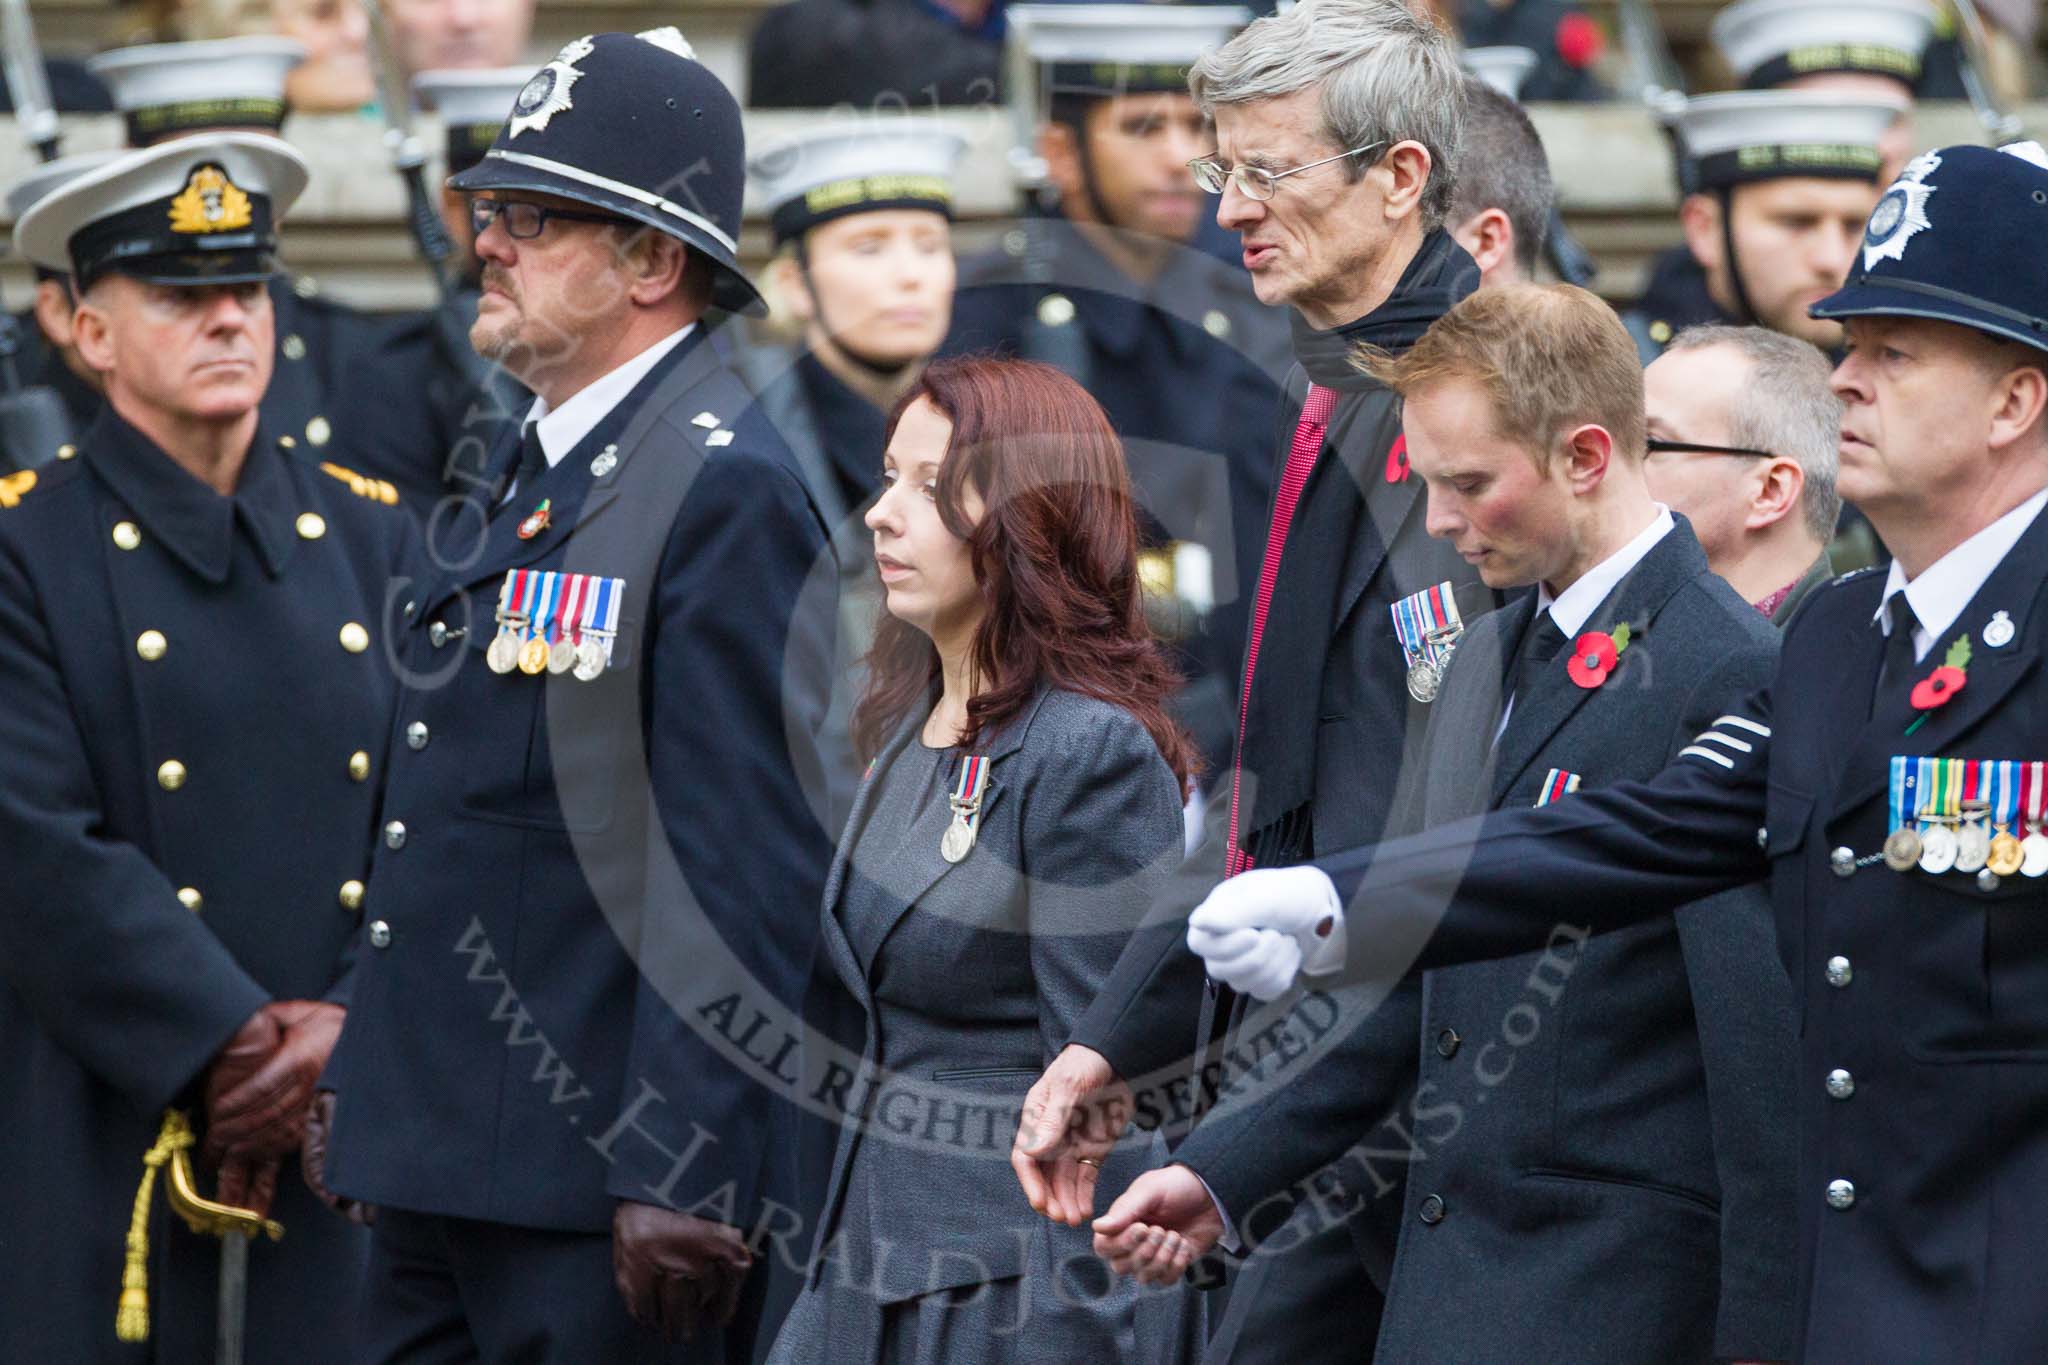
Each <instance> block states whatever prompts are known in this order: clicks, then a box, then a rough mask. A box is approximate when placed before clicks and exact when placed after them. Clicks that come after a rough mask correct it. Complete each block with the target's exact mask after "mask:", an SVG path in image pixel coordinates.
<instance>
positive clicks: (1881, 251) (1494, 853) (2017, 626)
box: [1319, 147, 2048, 1362]
mask: <svg viewBox="0 0 2048 1365" xmlns="http://www.w3.org/2000/svg"><path fill="white" fill-rule="evenodd" d="M2044 229H2048V172H2044V171H2043V170H2042V169H2041V168H2040V167H2039V166H2038V165H2031V164H2028V163H2027V162H2026V161H2025V160H2022V159H2021V158H2020V157H2017V156H2013V155H2008V154H2004V153H1999V152H1993V151H1990V150H1988V149H1985V148H1978V147H1948V148H1943V149H1941V150H1940V151H1938V152H1934V153H1929V154H1927V155H1926V156H1923V157H1921V158H1919V159H1917V160H1916V161H1915V162H1914V163H1913V164H1912V165H1911V166H1909V167H1908V169H1907V172H1906V175H1905V176H1904V178H1902V179H1901V180H1900V181H1899V182H1898V183H1896V184H1895V185H1893V186H1892V188H1891V189H1890V190H1888V191H1887V192H1886V194H1885V196H1884V197H1883V198H1882V199H1881V200H1880V201H1879V203H1878V206H1877V208H1876V210H1875V211H1874V213H1873V214H1872V217H1871V220H1870V224H1869V227H1868V229H1867V230H1866V234H1865V239H1864V244H1863V251H1862V255H1861V260H1860V266H1861V268H1860V269H1858V270H1857V271H1856V272H1855V273H1854V274H1852V276H1851V278H1850V280H1849V282H1848V284H1847V285H1846V286H1845V288H1844V289H1843V290H1842V291H1841V292H1839V293H1837V294H1835V295H1832V296H1830V297H1829V298H1828V299H1825V300H1823V301H1822V302H1821V303H1820V304H1818V305H1816V306H1815V312H1816V314H1817V315H1818V316H1823V317H1840V318H1848V317H1855V316H1859V315H1880V316H1882V315H1891V316H1905V317H1925V318H1934V319H1939V320H1943V321H1947V322H1952V323H1956V324H1959V325H1961V326H1965V327H1969V328H1973V329H1976V330H1978V331H1981V332H1984V333H1988V334H1990V335H1992V336H1994V337H2000V338H2006V339H2010V340H2014V341H2018V342H2021V343H2023V344H2025V345H2029V346H2033V347H2037V348H2038V347H2041V346H2042V338H2043V337H2044V336H2048V290H2044V289H2043V288H2042V287H2041V286H2040V282H2039V281H2038V280H2034V279H2032V278H2031V277H2028V276H2025V275H2023V274H2022V275H2015V274H2013V273H2012V272H2011V270H2010V267H2009V265H2008V264H2007V263H2008V262H2010V261H2011V260H2013V259H2016V258H2018V255H2019V253H2022V252H2023V251H2025V250H2026V249H2027V247H2028V244H2029V243H2031V242H2032V241H2034V240H2037V239H2038V237H2039V235H2040V233H2041V232H2042V231H2043V230H2044ZM2044 504H2048V490H2044V491H2042V492H2039V493H2036V494H2035V495H2034V496H2033V497H2032V498H2030V499H2028V500H2026V501H2025V502H2023V503H2021V504H2019V505H2018V506H2017V507H2015V508H2013V509H2012V510H2010V511H2009V512H2007V513H2006V515H2005V516H2004V517H2002V518H2000V519H1999V520H1998V521H1997V522H1995V523H1993V524H1992V525H1991V526H1990V527H1987V528H1986V529H1985V530H1983V531H1982V532H1980V535H1981V536H1983V537H1985V540H1984V542H1981V544H1983V545H1985V546H1988V548H1985V549H1983V550H1982V558H1981V560H1980V561H1978V563H1977V567H1978V568H1979V569H1980V570H1982V571H1983V577H1982V578H1981V580H1975V579H1971V580H1970V581H1973V582H1975V586H1974V587H1966V588H1960V589H1958V590H1957V591H1955V592H1954V593H1953V594H1951V595H1949V596H1948V597H1947V599H1946V600H1945V601H1943V602H1942V603H1941V605H1942V606H1943V608H1944V609H1945V610H1951V609H1952V610H1953V611H1954V613H1955V614H1954V618H1953V621H1952V623H1950V624H1949V625H1947V626H1946V627H1945V628H1943V629H1941V630H1940V631H1939V632H1938V633H1932V638H1931V640H1930V641H1929V643H1928V647H1927V648H1926V650H1925V651H1924V652H1921V653H1920V654H1919V657H1918V658H1917V659H1916V658H1914V656H1913V653H1912V652H1908V651H1905V650H1904V649H1903V648H1902V647H1900V646H1893V645H1892V643H1891V642H1892V638H1893V635H1894V633H1899V632H1904V631H1907V630H1910V629H1916V628H1917V627H1915V626H1914V624H1913V619H1914V618H1913V617H1912V616H1911V615H1910V614H1909V615H1905V616H1901V615H1899V614H1898V610H1897V608H1896V607H1894V606H1892V605H1891V603H1892V602H1893V601H1905V600H1906V599H1905V596H1904V594H1903V593H1902V592H1901V593H1898V594H1896V595H1894V594H1893V592H1892V589H1893V587H1894V584H1893V583H1892V581H1891V580H1890V578H1889V577H1888V576H1887V575H1886V574H1885V573H1883V572H1878V571H1866V572H1863V573H1859V574H1853V575H1850V576H1849V577H1847V578H1844V579H1840V580H1837V581H1836V582H1835V583H1833V584H1831V585H1829V586H1828V587H1826V588H1823V589H1821V590H1820V591H1818V592H1816V593H1815V594H1814V596H1813V597H1812V598H1811V599H1810V600H1809V603H1808V605H1807V607H1806V608H1805V609H1804V610H1802V611H1801V613H1800V615H1799V617H1798V619H1796V620H1795V621H1794V622H1793V623H1792V625H1791V627H1790V628H1789V630H1788V631H1787V633H1786V636H1785V641H1784V648H1783V653H1782V655H1781V658H1780V662H1779V665H1778V669H1777V672H1776V674H1775V677H1774V680H1773V681H1772V683H1771V684H1770V685H1769V686H1768V687H1766V688H1765V689H1763V690H1761V691H1760V692H1758V693H1757V694H1756V695H1755V696H1754V697H1752V698H1751V699H1750V700H1748V701H1747V702H1746V703H1745V704H1742V705H1740V706H1737V707H1735V708H1733V709H1732V710H1731V711H1730V712H1729V713H1728V714H1727V715H1724V716H1721V717H1719V718H1718V719H1716V720H1715V721H1714V723H1713V724H1712V725H1711V726H1710V727H1709V728H1708V729H1707V730H1706V731H1704V732H1703V733H1701V734H1700V735H1699V736H1698V738H1697V739H1696V740H1695V742H1694V743H1693V744H1691V745H1688V746H1687V747H1686V748H1685V749H1684V750H1682V751H1681V753H1680V755H1679V757H1678V758H1677V759H1676V760H1674V762H1673V763H1672V765H1671V766H1670V767H1669V768H1667V769H1665V771H1664V772H1663V773H1661V774H1660V775H1659V776H1658V777H1656V778H1655V779H1653V780H1652V781H1650V782H1648V783H1638V784H1626V783H1625V784H1621V785H1618V786H1615V787H1612V788H1607V789H1603V790H1601V791H1595V792H1582V793H1579V794H1578V795H1576V796H1574V797H1573V798H1572V799H1571V800H1570V801H1566V802H1561V803H1558V804H1556V805H1554V806H1551V807H1547V808H1544V809H1541V810H1535V811H1515V812H1510V813H1505V814H1495V815H1491V816H1488V817H1486V818H1485V819H1484V820H1483V821H1482V822H1480V823H1477V824H1472V823H1467V824H1462V825H1457V826H1451V827H1447V828H1446V829H1444V830H1442V831H1439V832H1437V833H1435V834H1432V835H1424V836H1420V837H1418V838H1415V839H1410V840H1402V841H1399V842H1396V843H1390V844H1387V845H1384V846H1382V847H1380V848H1378V849H1376V850H1362V851H1360V852H1357V853H1352V854H1345V855H1333V856H1330V857H1328V858H1325V859H1322V860H1319V862H1320V864H1321V865H1322V866H1323V867H1324V868H1325V869H1326V870H1328V871H1329V872H1330V873H1331V874H1332V877H1333V880H1334V881H1335V882H1336V883H1337V887H1338V889H1339V891H1340V892H1341V893H1342V894H1344V895H1345V896H1346V897H1347V898H1350V897H1353V896H1355V897H1356V898H1357V903H1358V905H1359V907H1360V908H1359V909H1358V910H1357V911H1355V912H1354V918H1355V919H1356V920H1357V924H1356V925H1354V926H1353V927H1354V933H1353V935H1352V938H1353V941H1354V946H1353V948H1352V955H1353V959H1354V960H1353V964H1352V966H1351V968H1350V970H1351V971H1352V972H1354V973H1362V974H1364V975H1368V976H1382V975H1398V974H1399V973H1400V972H1402V971H1403V970H1404V969H1406V968H1407V967H1409V966H1411V965H1414V964H1413V963H1410V962H1407V961H1400V960H1396V957H1395V955H1394V954H1393V953H1391V952H1389V953H1386V954H1384V955H1383V954H1381V952H1380V951H1379V946H1380V945H1389V944H1399V943H1415V942H1420V941H1422V940H1424V939H1428V940H1429V942H1428V946H1427V947H1426V948H1425V949H1424V950H1423V951H1422V954H1421V958H1420V965H1423V966H1433V965H1438V964H1441V963H1445V962H1451V961H1459V960H1469V959H1472V958H1478V957H1487V956H1497V955H1504V954H1506V953H1508V952H1513V951H1520V950H1524V949H1527V948H1529V947H1532V946H1536V945H1537V944H1539V943H1540V941H1541V938H1542V935H1543V934H1544V933H1546V932H1547V931H1548V929H1549V927H1550V925H1551V923H1552V922H1553V920H1554V919H1555V914H1554V907H1553V906H1552V905H1551V904H1550V903H1549V902H1547V901H1546V902H1545V903H1544V904H1543V905H1542V906H1541V907H1536V906H1532V904H1531V903H1530V902H1529V900H1528V888H1529V887H1531V886H1544V887H1557V888H1564V892H1563V894H1565V895H1567V896H1568V897H1569V902H1570V906H1571V913H1572V916H1573V918H1575V919H1577V920H1579V921H1581V922H1583V923H1588V924H1591V925H1592V926H1594V927H1595V928H1596V929H1605V928H1614V927H1620V926H1623V925H1626V924H1629V923H1633V922H1636V921H1639V920H1642V919H1644V918H1647V917H1649V916H1652V915H1656V914H1660V913H1663V912H1665V911H1667V910H1668V909H1669V908H1670V907H1672V906H1673V905H1675V904H1677V903H1679V902H1683V901H1687V900H1691V899H1694V898H1696V897H1698V896H1700V895H1702V894H1705V893H1707V892H1710V891H1714V890H1717V889H1719V888H1722V887H1727V886H1732V885H1736V884H1739V883H1742V882H1746V881H1751V880H1756V879H1759V878H1763V879H1767V881H1768V883H1769V888H1770V894H1771V899H1772V902H1773V905H1774V909H1775V915H1776V922H1777V940H1778V948H1779V953H1780V956H1781V958H1782V960H1783V963H1784V966H1785V970H1786V972H1787V974H1788V976H1789V977H1790V979H1791V981H1792V984H1793V990H1794V995H1795V997H1796V1002H1795V1003H1796V1008H1797V1011H1798V1017H1799V1020H1800V1040H1799V1058H1798V1063H1799V1080H1798V1092H1797V1093H1798V1097H1799V1099H1798V1111H1797V1117H1798V1131H1799V1148H1800V1168H1799V1182H1800V1183H1799V1187H1798V1216H1799V1255H1800V1267H1801V1275H1800V1285H1799V1291H1800V1292H1799V1301H1798V1309H1797V1319H1796V1324H1795V1325H1796V1328H1797V1334H1798V1335H1797V1346H1796V1348H1795V1352H1794V1354H1795V1358H1797V1359H1801V1360H1807V1361H1845V1362H1846V1361H1868V1360H1937V1359H1939V1360H1969V1361H1983V1362H1993V1361H2000V1362H2002V1361H2024V1360H2033V1359H2037V1358H2038V1357H2039V1355H2040V1347H2041V1343H2042V1341H2044V1340H2048V1293H2043V1291H2042V1290H2041V1287H2040V1284H2039V1276H2038V1274H2037V1263H2038V1259H2039V1258H2038V1254H2037V1249H2038V1248H2037V1240H2036V1235H2035V1228H2034V1220H2033V1219H2032V1217H2031V1213H2032V1211H2034V1210H2038V1209H2041V1208H2043V1207H2048V1124H2044V1122H2043V1118H2044V1115H2048V1010H2044V1002H2048V891H2044V887H2048V883H2044V882H2043V881H2042V880H2040V877H2041V876H2042V875H2044V874H2048V840H2041V841H2036V839H2035V836H2037V835H2040V834H2042V833H2043V832H2044V831H2043V828H2042V826H2043V823H2044V821H2048V816H2042V815H2040V814H2038V802H2039V799H2040V798H2039V795H2038V793H2039V791H2040V789H2041V785H2042V778H2041V772H2042V767H2041V765H2042V760H2043V759H2044V757H2048V682H2044V677H2048V674H2044V671H2043V662H2044V659H2048V517H2043V516H2042V514H2041V513H2042V508H2043V505H2044ZM1962 549H1963V551H1964V552H1966V553H1967V552H1968V551H1970V549H1971V546H1970V545H1969V544H1968V543H1966V545H1965V546H1964V547H1962ZM1965 577H1966V578H1968V577H1969V576H1968V575H1965ZM1911 610H1912V609H1911V608H1909V609H1908V611H1909V613H1910V612H1911ZM1904 638H1905V637H1904V636H1903V634H1901V635H1900V639H1901V640H1903V639H1904ZM1951 665H1953V666H1956V667H1959V668H1961V670H1962V672H1963V677H1964V685H1962V686H1961V687H1959V688H1955V689H1953V690H1947V691H1945V690H1944V689H1943V688H1941V687H1939V686H1937V685H1935V684H1933V683H1931V682H1930V681H1929V679H1930V678H1931V677H1932V676H1933V674H1934V672H1935V670H1936V669H1937V668H1939V667H1947V666H1951ZM1950 681H1953V679H1950ZM1944 695H1945V696H1946V698H1947V700H1946V701H1945V703H1941V704H1932V705H1929V704H1928V703H1930V702H1937V701H1938V699H1939V698H1940V697H1942V696H1944ZM1895 774H1896V777H1895ZM1951 784H1953V786H1954V788H1955V789H1954V790H1951ZM1973 797H1979V798H1981V799H1982V800H1983V801H1984V803H1985V807H1984V808H1981V809H1973V807H1972V806H1971V805H1970V804H1967V803H1969V802H1970V801H1971V798H1973ZM2015 806H2016V807H2017V808H2016V809H2015ZM2030 812H2034V813H2030ZM1987 836H1989V837H1987ZM2008 839H2010V840H2013V841H2014V842H2010V843H2008V842H2007V840H2008ZM1973 845H1974V849H1975V851H1974V853H1973V852H1972V846H1973ZM1447 903H1448V904H1449V905H1450V909H1449V911H1448V913H1446V911H1445V906H1446V904H1447ZM1439 921H1440V922H1439ZM1368 928H1369V930H1370V934H1371V938H1372V941H1373V943H1374V944H1375V948H1374V949H1373V950H1372V951H1363V950H1361V948H1360V947H1359V946H1357V945H1358V943H1359V942H1360V941H1362V940H1363V939H1364V937H1365V935H1364V934H1363V933H1362V932H1358V931H1361V930H1365V929H1368ZM1432 932H1434V937H1433V938H1431V937H1430V936H1431V934H1432ZM1380 956H1384V958H1385V960H1383V961H1362V960H1360V959H1362V958H1374V957H1380ZM1402 956H1405V954H1402Z"/></svg>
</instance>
